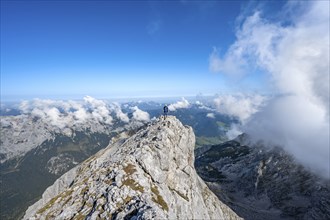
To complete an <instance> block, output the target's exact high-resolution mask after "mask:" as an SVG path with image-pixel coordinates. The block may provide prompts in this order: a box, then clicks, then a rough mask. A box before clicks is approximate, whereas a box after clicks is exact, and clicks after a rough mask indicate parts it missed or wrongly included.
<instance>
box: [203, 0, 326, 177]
mask: <svg viewBox="0 0 330 220" xmlns="http://www.w3.org/2000/svg"><path fill="white" fill-rule="evenodd" d="M301 8H303V9H304V13H300V12H301V11H300V10H301ZM298 9H299V10H298ZM283 11H284V13H288V12H290V16H289V15H287V17H288V18H290V19H291V20H290V21H289V22H288V24H281V23H276V22H272V21H270V20H267V19H266V18H264V16H263V14H262V12H261V11H257V12H255V13H254V14H253V15H251V16H249V17H246V19H245V20H243V22H242V24H241V25H240V26H239V27H238V28H237V31H236V41H235V42H234V43H233V44H232V45H231V46H230V48H229V49H228V51H226V53H225V54H224V55H223V56H220V55H219V53H218V51H217V50H214V51H213V52H212V53H211V55H210V63H209V64H210V70H212V71H214V72H218V73H221V74H226V75H230V76H234V77H237V76H239V77H241V76H244V75H248V74H250V73H251V72H253V71H254V70H255V69H257V70H259V71H261V72H263V73H264V74H265V75H266V76H267V77H268V78H269V81H270V82H271V84H270V85H269V87H271V88H274V92H275V93H276V94H277V95H276V96H274V97H273V98H272V99H271V100H269V101H268V102H267V103H268V104H267V105H266V106H265V107H264V108H262V109H261V110H260V111H259V112H255V114H253V115H252V116H251V117H248V114H242V116H243V117H242V119H245V120H246V124H245V125H244V127H243V129H244V131H245V132H247V133H250V134H251V135H252V137H254V138H255V139H264V140H265V141H268V142H269V143H271V144H273V145H281V146H283V147H284V148H285V149H286V150H287V151H289V152H290V153H292V154H293V155H294V156H295V158H296V159H297V160H299V161H300V162H302V163H303V164H304V165H306V166H307V167H308V168H310V169H312V170H313V171H315V172H318V173H320V174H321V175H323V176H324V177H327V178H329V172H330V170H329V169H330V168H329V166H330V164H329V37H330V36H329V20H330V18H329V2H328V1H314V2H304V4H300V3H290V4H287V5H286V6H285V8H284V9H283ZM292 15H294V16H292ZM284 16H285V15H284ZM220 101H221V102H220V103H224V101H223V100H220ZM234 102H236V101H234ZM245 106H246V105H245ZM236 108H240V109H241V110H242V112H245V113H246V111H244V108H245V107H244V105H243V106H242V105H240V104H239V102H236ZM227 109H228V108H227ZM224 111H225V110H224ZM228 111H231V112H234V113H235V111H236V110H235V109H234V110H233V109H228ZM236 115H239V113H238V112H237V114H236Z"/></svg>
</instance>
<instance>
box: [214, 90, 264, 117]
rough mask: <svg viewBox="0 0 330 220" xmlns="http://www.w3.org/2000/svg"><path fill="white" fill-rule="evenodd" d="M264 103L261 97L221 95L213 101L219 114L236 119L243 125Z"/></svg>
mask: <svg viewBox="0 0 330 220" xmlns="http://www.w3.org/2000/svg"><path fill="white" fill-rule="evenodd" d="M264 101H265V97H263V96H261V95H257V94H256V95H243V94H238V95H221V96H218V97H216V98H215V99H214V103H215V107H216V109H217V111H218V112H220V113H221V114H225V115H229V116H233V117H236V118H238V119H239V120H240V121H241V122H242V123H245V122H246V120H247V119H248V118H250V116H251V115H253V114H254V113H256V112H257V111H258V110H259V108H260V107H261V106H262V104H263V103H264Z"/></svg>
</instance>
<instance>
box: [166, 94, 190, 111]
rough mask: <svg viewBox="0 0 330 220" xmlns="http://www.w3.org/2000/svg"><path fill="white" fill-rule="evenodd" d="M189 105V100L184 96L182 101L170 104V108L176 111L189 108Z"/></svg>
mask: <svg viewBox="0 0 330 220" xmlns="http://www.w3.org/2000/svg"><path fill="white" fill-rule="evenodd" d="M188 107H189V102H188V101H187V100H186V99H185V98H184V97H182V99H181V101H177V102H176V103H173V104H170V105H169V106H168V110H170V111H175V110H177V109H180V108H188Z"/></svg>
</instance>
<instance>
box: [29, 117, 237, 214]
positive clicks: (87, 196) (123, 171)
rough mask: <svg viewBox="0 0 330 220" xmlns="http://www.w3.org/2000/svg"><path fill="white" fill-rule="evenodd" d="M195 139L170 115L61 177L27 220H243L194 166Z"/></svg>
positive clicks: (117, 142) (189, 131)
mask: <svg viewBox="0 0 330 220" xmlns="http://www.w3.org/2000/svg"><path fill="white" fill-rule="evenodd" d="M194 145H195V136H194V133H193V131H192V129H191V128H190V127H186V126H183V125H182V124H181V122H180V121H179V120H177V119H176V118H175V117H173V116H169V117H168V118H167V119H166V120H158V121H155V122H153V123H152V124H149V125H148V126H146V127H145V128H143V129H141V130H139V131H138V132H137V133H136V134H134V135H133V136H131V137H129V138H120V139H119V140H117V141H116V142H114V143H111V144H110V145H109V146H108V147H107V148H106V149H104V150H101V151H100V152H98V153H97V154H96V155H94V156H93V157H91V158H89V159H88V160H86V161H84V162H83V163H82V164H81V165H79V166H77V167H75V168H74V169H72V170H70V171H69V172H67V173H66V174H64V175H63V176H62V177H60V178H59V179H58V180H57V181H56V182H55V183H54V184H53V185H52V186H51V187H49V188H48V189H47V190H46V191H45V192H44V194H43V197H42V199H41V200H39V201H38V202H37V203H35V204H34V205H32V206H30V207H29V209H28V210H27V211H26V215H25V217H24V219H45V218H47V217H49V218H55V219H71V218H73V217H74V218H77V219H84V218H86V217H87V218H90V219H96V218H98V217H100V218H108V219H110V218H113V219H123V218H125V219H151V218H156V219H165V218H166V219H187V218H188V219H240V218H239V217H238V216H237V215H236V214H235V213H234V212H233V211H232V210H231V209H230V208H228V207H227V206H226V205H224V204H223V203H222V202H220V201H219V200H218V199H217V197H216V196H215V195H214V194H213V193H212V192H211V191H210V190H209V188H208V187H207V186H206V185H205V183H204V182H203V181H202V180H201V179H200V178H199V176H198V175H197V173H196V171H195V168H194Z"/></svg>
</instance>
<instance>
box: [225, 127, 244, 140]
mask: <svg viewBox="0 0 330 220" xmlns="http://www.w3.org/2000/svg"><path fill="white" fill-rule="evenodd" d="M242 133H243V132H242V129H241V125H239V124H232V125H231V126H230V129H229V130H228V131H227V132H226V136H227V138H228V140H232V139H234V138H236V137H237V136H238V135H240V134H242Z"/></svg>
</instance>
